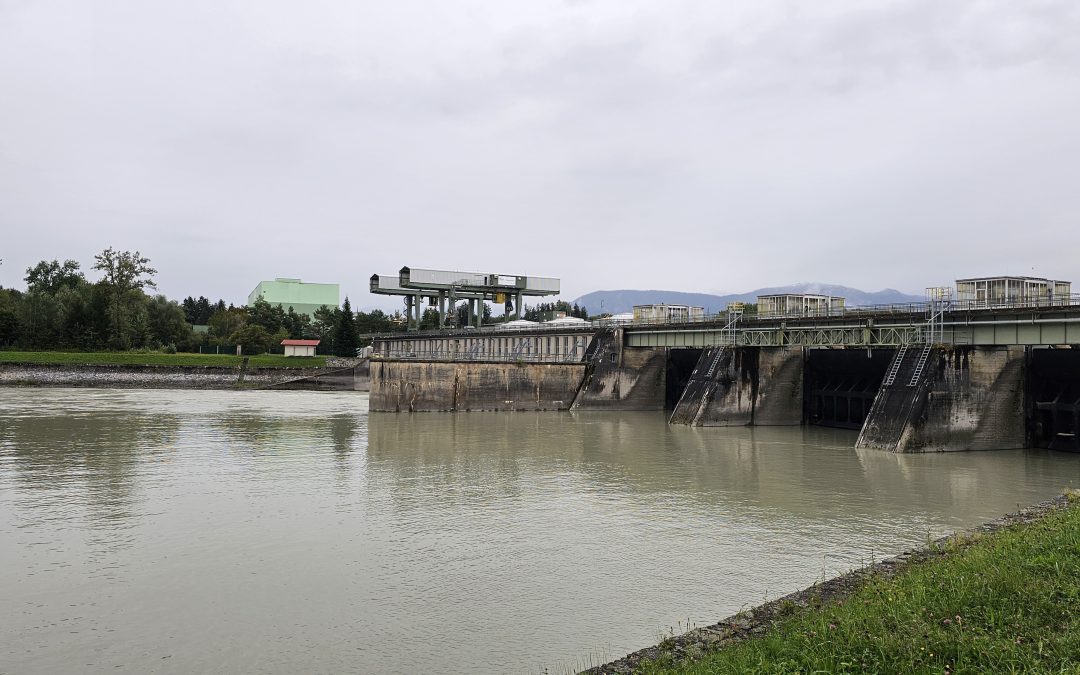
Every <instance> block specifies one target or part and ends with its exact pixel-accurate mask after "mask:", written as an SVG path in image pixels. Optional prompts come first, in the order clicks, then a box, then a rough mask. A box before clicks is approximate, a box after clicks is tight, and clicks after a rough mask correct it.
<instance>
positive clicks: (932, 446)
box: [856, 346, 1026, 452]
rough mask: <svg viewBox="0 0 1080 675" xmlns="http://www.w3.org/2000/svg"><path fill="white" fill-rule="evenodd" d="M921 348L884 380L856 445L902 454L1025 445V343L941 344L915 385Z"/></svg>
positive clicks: (911, 352) (914, 350)
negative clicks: (893, 377)
mask: <svg viewBox="0 0 1080 675" xmlns="http://www.w3.org/2000/svg"><path fill="white" fill-rule="evenodd" d="M920 351H921V350H920V349H911V350H909V351H908V353H907V356H906V357H905V358H904V360H903V362H902V363H901V365H900V367H899V369H898V371H897V376H896V380H895V382H894V383H893V384H892V385H891V386H885V385H883V386H882V388H881V391H879V392H878V395H877V397H876V398H875V399H874V407H873V408H872V409H871V411H870V415H869V416H868V417H867V418H866V424H865V425H863V429H862V431H861V432H860V433H859V440H858V441H857V442H856V447H860V448H878V449H881V450H892V451H895V452H944V451H953V450H1003V449H1014V448H1023V447H1025V441H1026V437H1025V431H1026V430H1025V421H1026V418H1025V410H1024V377H1025V372H1024V371H1025V368H1024V361H1025V348H1024V347H971V346H963V347H951V348H935V349H934V350H933V351H932V352H931V356H930V359H929V360H928V362H927V366H926V370H925V371H924V372H923V374H922V376H921V377H920V378H919V379H918V382H916V383H915V384H914V385H911V384H910V381H911V378H912V377H913V373H914V371H915V363H916V361H917V359H918V356H919V353H920Z"/></svg>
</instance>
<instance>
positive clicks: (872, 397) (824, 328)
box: [370, 303, 1080, 452]
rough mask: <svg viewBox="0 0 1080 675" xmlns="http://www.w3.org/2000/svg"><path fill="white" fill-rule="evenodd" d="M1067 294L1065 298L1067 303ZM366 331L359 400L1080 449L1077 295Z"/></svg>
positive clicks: (900, 442) (899, 443)
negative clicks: (365, 370)
mask: <svg viewBox="0 0 1080 675" xmlns="http://www.w3.org/2000/svg"><path fill="white" fill-rule="evenodd" d="M1078 304H1080V303H1078ZM927 316H928V312H927V311H926V310H925V309H924V308H912V309H907V308H905V309H904V310H899V311H898V310H893V309H890V310H889V312H888V314H887V316H883V315H882V313H881V312H878V313H874V312H864V313H859V312H857V311H852V310H848V311H847V313H845V314H843V315H841V316H835V315H833V314H830V315H827V316H820V317H795V318H792V317H769V318H762V317H755V318H752V319H747V320H742V322H741V323H739V325H736V321H738V320H739V319H736V320H727V321H726V322H725V320H724V317H717V318H715V319H714V320H712V321H711V322H710V321H698V322H693V323H681V324H680V323H670V324H652V323H650V324H646V325H602V324H594V323H589V322H584V321H582V322H580V323H578V324H570V325H566V324H563V325H551V326H548V325H546V324H538V325H533V326H529V327H528V328H526V329H524V330H523V329H514V328H511V327H499V326H495V327H490V328H484V329H481V330H478V329H469V330H457V331H438V332H430V333H410V334H394V335H386V336H377V337H376V338H375V341H374V349H373V354H372V360H371V395H370V406H371V410H372V411H392V412H424V411H466V410H583V411H584V410H665V409H666V410H668V411H670V421H671V423H672V424H685V425H692V426H746V425H752V426H774V425H797V424H813V425H821V426H830V427H839V428H848V429H857V430H859V436H858V441H857V446H858V447H862V448H876V449H880V450H886V451H893V452H941V451H954V450H984V449H1007V448H1023V447H1032V446H1035V447H1046V448H1055V449H1065V450H1080V307H1074V306H1073V305H1072V304H1069V305H1066V306H1052V307H1040V308H1037V309H1035V310H1031V311H1027V312H1021V311H1019V310H1016V309H1010V310H1002V309H1000V308H987V309H985V310H984V311H972V310H970V309H969V310H965V311H962V312H961V311H945V310H942V311H938V312H937V313H936V314H934V315H933V316H932V318H931V319H930V320H929V321H928V318H927Z"/></svg>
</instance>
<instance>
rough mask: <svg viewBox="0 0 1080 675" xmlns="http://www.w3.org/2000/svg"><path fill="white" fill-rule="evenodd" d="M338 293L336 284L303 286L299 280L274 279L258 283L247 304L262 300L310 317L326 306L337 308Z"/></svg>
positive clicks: (249, 295)
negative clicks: (290, 308)
mask: <svg viewBox="0 0 1080 675" xmlns="http://www.w3.org/2000/svg"><path fill="white" fill-rule="evenodd" d="M339 297H340V291H339V290H338V285H337V284H310V283H308V284H305V283H304V282H302V281H300V280H299V279H274V280H273V281H260V282H259V285H258V286H256V287H255V290H253V291H252V292H251V293H249V294H248V304H249V305H250V304H252V303H254V302H255V301H256V300H257V299H259V298H262V299H263V300H265V301H267V302H269V303H270V304H271V305H280V306H282V307H284V308H285V309H288V308H289V307H292V308H293V311H295V312H296V313H297V314H307V315H308V316H312V315H313V314H315V310H317V309H318V308H320V307H322V306H324V305H326V306H328V307H337V306H338V298H339Z"/></svg>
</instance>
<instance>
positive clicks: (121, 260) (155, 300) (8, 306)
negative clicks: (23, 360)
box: [0, 247, 403, 355]
mask: <svg viewBox="0 0 1080 675" xmlns="http://www.w3.org/2000/svg"><path fill="white" fill-rule="evenodd" d="M92 269H93V270H94V271H96V272H99V273H100V274H101V278H100V279H98V280H97V281H90V280H88V279H87V278H86V276H85V275H84V273H83V271H82V270H81V269H80V265H79V263H78V262H76V261H74V260H65V261H63V262H60V261H59V260H43V261H41V262H39V263H38V264H37V265H34V266H33V267H28V268H27V269H26V277H25V281H26V289H25V290H19V289H13V288H3V287H0V347H8V348H11V347H15V348H19V349H27V350H31V349H36V350H62V349H68V350H76V351H95V350H102V349H109V350H129V349H147V350H163V351H166V352H175V351H190V352H195V351H200V350H205V349H206V348H207V347H209V348H218V349H220V348H228V349H229V350H230V351H231V350H232V349H235V346H236V345H240V346H241V348H242V349H243V352H244V353H245V354H258V353H263V352H266V351H270V350H275V351H276V350H277V349H278V348H279V346H280V343H281V341H282V340H283V339H286V338H294V339H318V340H321V344H320V345H319V351H320V352H321V353H332V354H340V355H353V354H355V353H356V350H357V349H358V348H359V347H361V346H363V345H361V344H360V339H359V335H360V334H363V333H375V332H391V331H395V330H400V329H401V328H402V327H403V326H402V324H403V320H401V319H400V317H397V318H395V317H392V316H389V315H387V314H386V313H385V312H383V311H381V310H378V309H376V310H373V311H372V312H362V311H358V312H353V311H352V308H351V306H350V303H349V299H348V298H345V302H344V304H343V305H342V306H341V307H321V308H319V309H318V310H316V311H315V312H314V315H313V316H310V317H309V316H308V315H307V314H298V313H296V312H295V311H293V309H292V308H291V307H290V308H288V309H285V308H282V307H279V306H276V305H271V304H270V303H268V302H266V301H265V300H262V299H261V298H260V299H259V300H256V301H255V302H254V303H253V304H251V305H249V306H246V307H235V306H233V305H232V304H228V305H226V304H225V301H224V300H218V301H217V302H216V303H211V302H210V300H209V299H207V298H206V297H199V298H194V297H187V298H185V299H184V300H183V302H182V303H178V302H176V301H175V300H169V299H168V298H166V297H165V296H164V295H161V294H151V293H148V292H147V291H148V290H154V289H156V288H157V285H156V283H155V282H154V275H155V274H157V270H155V269H154V268H153V267H151V266H150V260H149V258H147V257H146V256H143V255H142V254H141V253H140V252H139V251H135V252H130V251H117V250H114V249H113V248H111V247H110V248H107V249H105V250H104V251H102V252H101V253H100V254H98V255H96V256H94V265H93V267H92ZM194 326H206V327H207V328H206V330H205V331H199V332H196V330H195V329H194Z"/></svg>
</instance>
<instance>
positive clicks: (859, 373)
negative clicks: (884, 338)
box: [803, 349, 896, 429]
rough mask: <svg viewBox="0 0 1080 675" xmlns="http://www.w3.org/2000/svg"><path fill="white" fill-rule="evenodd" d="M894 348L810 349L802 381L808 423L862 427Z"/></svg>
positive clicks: (853, 427) (804, 415) (846, 427)
mask: <svg viewBox="0 0 1080 675" xmlns="http://www.w3.org/2000/svg"><path fill="white" fill-rule="evenodd" d="M895 354H896V350H895V349H872V350H869V352H868V351H867V350H866V349H811V350H809V351H808V352H807V356H806V374H805V377H804V380H803V386H804V387H805V390H804V392H803V420H804V421H805V422H806V423H807V424H817V425H820V426H823V427H838V428H841V429H861V428H862V425H863V422H865V421H866V416H867V415H868V414H869V413H870V407H871V406H872V405H873V404H874V397H875V396H877V392H878V389H879V388H880V387H881V381H882V380H884V379H885V371H886V370H888V368H889V364H890V363H891V362H892V358H893V356H894V355H895Z"/></svg>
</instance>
